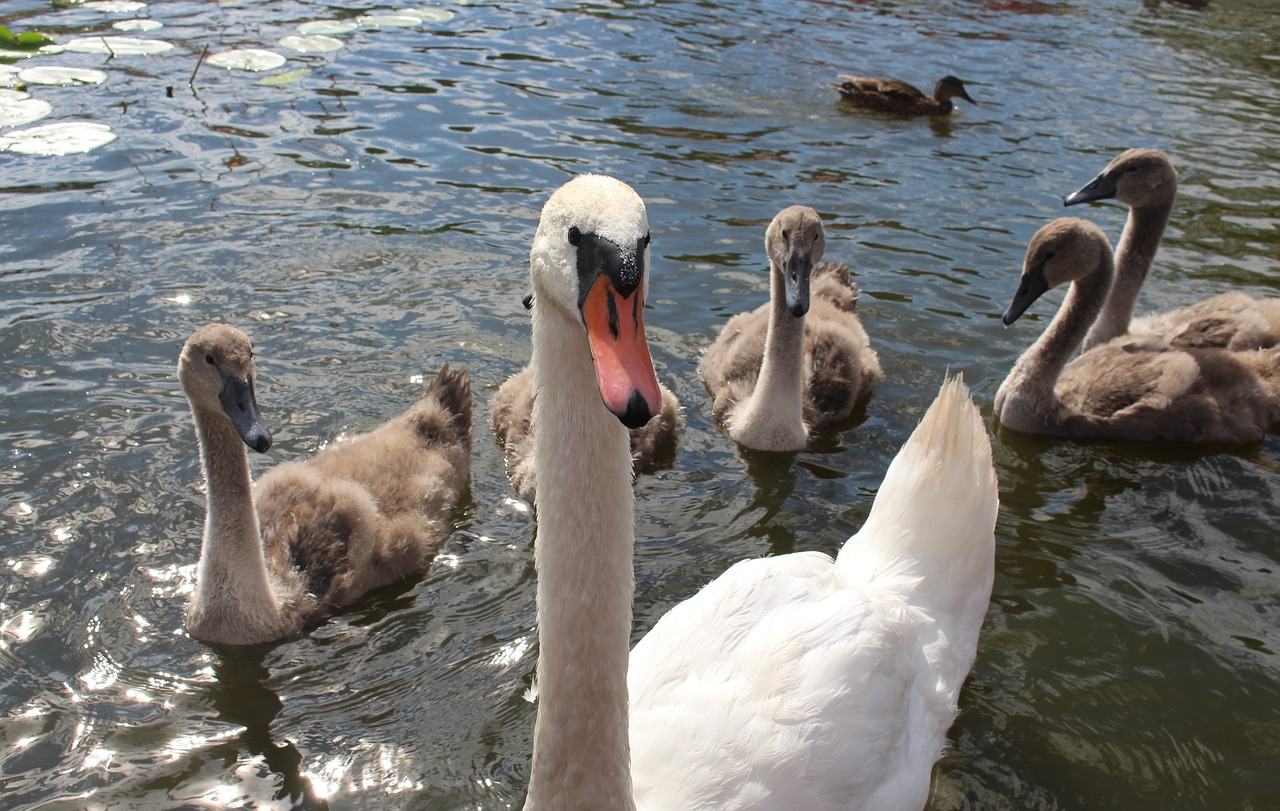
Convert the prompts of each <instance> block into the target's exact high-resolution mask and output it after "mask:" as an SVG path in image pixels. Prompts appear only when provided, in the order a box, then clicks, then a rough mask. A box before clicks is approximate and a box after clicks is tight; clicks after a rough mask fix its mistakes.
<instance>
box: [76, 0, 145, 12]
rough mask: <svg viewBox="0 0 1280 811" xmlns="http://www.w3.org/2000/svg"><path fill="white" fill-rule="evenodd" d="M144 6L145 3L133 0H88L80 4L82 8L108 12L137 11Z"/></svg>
mask: <svg viewBox="0 0 1280 811" xmlns="http://www.w3.org/2000/svg"><path fill="white" fill-rule="evenodd" d="M146 7H147V4H146V3H138V2H135V0H89V2H87V3H85V4H84V5H83V6H82V8H91V9H93V10H94V11H105V12H107V13H109V14H111V13H120V12H126V11H137V10H138V9H140V8H146Z"/></svg>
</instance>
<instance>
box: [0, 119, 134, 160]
mask: <svg viewBox="0 0 1280 811" xmlns="http://www.w3.org/2000/svg"><path fill="white" fill-rule="evenodd" d="M115 139H116V134H115V133H114V132H112V131H111V128H110V127H108V126H107V125H106V124H94V123H91V122H88V121H63V122H60V123H58V124H45V125H44V126H43V127H32V128H31V129H29V130H17V131H16V132H11V133H8V134H7V135H0V149H4V150H8V151H9V152H18V153H21V154H23V155H71V154H74V153H79V152H88V151H89V150H90V149H95V148H97V147H100V146H102V145H103V144H109V143H111V142H112V141H114V140H115Z"/></svg>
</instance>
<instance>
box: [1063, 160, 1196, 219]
mask: <svg viewBox="0 0 1280 811" xmlns="http://www.w3.org/2000/svg"><path fill="white" fill-rule="evenodd" d="M1177 192H1178V172H1177V170H1176V169H1174V168H1173V162H1172V161H1170V160H1169V156H1168V155H1165V154H1164V153H1163V152H1161V151H1160V150H1158V149H1127V150H1125V151H1124V152H1122V153H1120V155H1119V157H1117V158H1116V159H1115V160H1113V161H1111V163H1108V164H1107V168H1105V169H1103V170H1102V171H1101V172H1100V173H1099V174H1098V176H1097V177H1095V178H1094V179H1093V180H1090V181H1089V182H1088V183H1086V184H1085V185H1084V186H1082V187H1080V188H1079V189H1077V190H1076V191H1074V192H1072V193H1071V194H1069V195H1067V196H1066V197H1065V198H1063V200H1062V204H1063V205H1064V206H1074V205H1076V204H1078V203H1089V202H1092V201H1094V200H1111V199H1114V200H1117V201H1119V202H1121V203H1124V204H1125V205H1127V206H1131V207H1133V208H1146V207H1150V206H1159V205H1166V204H1168V203H1169V202H1170V201H1172V200H1173V197H1174V195H1175V194H1177Z"/></svg>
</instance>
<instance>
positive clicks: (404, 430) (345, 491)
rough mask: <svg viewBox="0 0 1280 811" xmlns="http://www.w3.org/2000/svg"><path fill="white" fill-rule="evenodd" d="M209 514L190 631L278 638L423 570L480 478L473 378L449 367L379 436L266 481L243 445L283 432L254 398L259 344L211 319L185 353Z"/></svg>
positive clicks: (263, 443)
mask: <svg viewBox="0 0 1280 811" xmlns="http://www.w3.org/2000/svg"><path fill="white" fill-rule="evenodd" d="M178 379H179V380H180V381H181V382H182V389H183V391H184V392H185V393H186V395H187V399H188V401H189V402H190V404H191V416H192V419H193V420H194V422H195V427H196V439H197V441H198V444H199V446H200V463H201V464H200V466H201V470H202V471H203V473H204V478H205V483H206V486H207V491H208V492H207V500H208V501H207V504H208V510H207V513H206V516H205V527H204V539H203V542H202V543H201V546H200V562H199V565H198V566H197V572H196V587H195V593H194V594H193V595H192V597H191V605H190V608H189V610H188V612H187V628H188V630H189V631H190V632H191V635H192V636H194V637H196V638H197V639H202V640H205V641H206V642H220V643H224V644H233V645H246V644H253V643H257V642H269V641H271V640H274V639H279V638H281V637H284V636H287V635H289V634H291V633H295V632H297V631H299V630H301V629H302V628H304V627H305V626H306V625H308V624H309V623H311V622H313V621H315V620H317V619H319V618H320V617H321V616H323V615H324V614H325V613H327V612H328V611H331V610H333V609H334V608H337V607H340V606H343V605H346V604H348V603H351V602H352V601H354V600H355V599H356V598H358V597H359V596H360V595H361V594H364V593H365V592H366V591H368V590H369V589H372V588H375V587H377V586H381V585H385V584H387V583H391V582H394V581H395V580H399V579H401V578H403V577H405V576H407V575H409V574H412V573H413V572H415V571H417V570H419V569H421V568H422V567H423V566H424V565H425V564H426V562H427V560H428V559H429V558H430V557H431V556H432V555H434V554H435V553H436V551H437V550H438V549H439V547H440V545H441V543H443V542H444V540H445V538H446V537H447V536H448V532H449V523H448V519H449V512H450V511H451V510H452V509H453V505H454V503H455V502H456V501H457V499H458V495H459V493H460V492H461V491H462V489H463V488H464V487H465V486H466V483H467V480H468V478H469V476H470V470H471V382H470V379H469V378H468V376H467V373H466V372H465V371H462V372H451V371H449V367H448V366H447V365H446V366H445V367H444V368H443V369H441V370H440V374H439V375H438V376H437V377H436V379H435V381H434V382H432V383H431V385H430V386H428V387H427V390H426V391H425V392H424V393H423V395H422V397H421V398H420V399H419V400H418V402H417V403H416V404H415V405H414V406H413V407H411V408H410V409H409V410H408V411H406V412H405V413H404V414H402V415H400V416H399V417H397V418H396V419H394V420H392V421H391V422H388V423H386V424H384V425H383V426H382V427H381V428H379V429H377V430H376V431H374V432H372V433H369V434H364V435H362V436H358V437H355V438H353V439H350V440H347V441H344V442H340V443H335V444H333V445H331V446H329V448H327V449H326V450H324V451H322V452H320V453H319V454H317V455H316V456H315V458H313V459H311V460H308V461H307V462H290V463H286V464H283V465H277V466H276V467H274V468H272V469H271V470H270V471H269V472H267V473H266V474H265V475H263V476H262V477H261V478H260V479H259V480H258V483H257V485H252V484H251V482H250V480H249V460H248V454H247V452H246V450H245V446H246V445H248V446H249V447H251V448H253V449H254V450H255V451H258V452H259V453H262V452H265V451H266V450H267V448H269V447H270V446H271V433H270V432H269V431H268V429H267V425H266V423H265V422H264V421H263V419H262V416H261V414H260V413H259V411H258V403H257V400H256V396H255V392H254V381H255V373H254V363H253V346H252V345H251V344H250V343H249V339H248V337H246V336H245V334H244V333H243V332H241V331H240V330H238V329H236V328H235V327H231V326H228V325H226V324H211V325H209V326H206V327H202V328H200V329H199V330H196V332H195V333H194V334H192V336H191V337H190V338H189V339H188V340H187V342H186V344H185V345H184V346H183V347H182V354H181V355H180V357H179V358H178Z"/></svg>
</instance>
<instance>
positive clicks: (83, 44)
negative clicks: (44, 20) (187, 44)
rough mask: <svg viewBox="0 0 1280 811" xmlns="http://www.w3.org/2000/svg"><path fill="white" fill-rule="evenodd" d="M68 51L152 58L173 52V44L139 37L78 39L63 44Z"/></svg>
mask: <svg viewBox="0 0 1280 811" xmlns="http://www.w3.org/2000/svg"><path fill="white" fill-rule="evenodd" d="M62 47H64V48H66V49H67V50H68V51H74V52H75V53H80V54H107V55H108V56H150V55H151V54H158V53H164V52H165V51H168V50H172V49H173V45H172V43H168V42H165V41H164V40H160V39H139V38H138V37H115V36H112V37H78V38H76V39H73V40H68V41H67V42H64V43H62Z"/></svg>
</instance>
